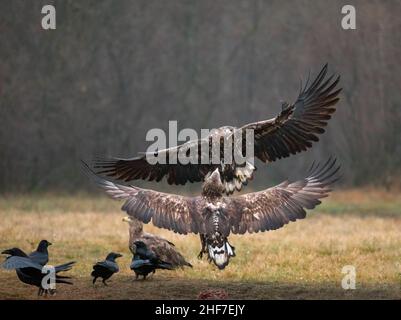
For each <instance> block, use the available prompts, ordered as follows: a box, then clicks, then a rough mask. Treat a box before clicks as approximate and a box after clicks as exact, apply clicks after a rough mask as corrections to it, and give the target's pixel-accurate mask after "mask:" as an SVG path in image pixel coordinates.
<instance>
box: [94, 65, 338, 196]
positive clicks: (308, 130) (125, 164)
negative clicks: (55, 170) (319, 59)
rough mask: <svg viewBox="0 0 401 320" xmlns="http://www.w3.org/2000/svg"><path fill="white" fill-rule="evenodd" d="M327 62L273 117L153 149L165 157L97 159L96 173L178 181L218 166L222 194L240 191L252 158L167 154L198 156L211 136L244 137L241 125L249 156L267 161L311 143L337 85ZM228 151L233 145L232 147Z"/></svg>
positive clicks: (335, 95)
mask: <svg viewBox="0 0 401 320" xmlns="http://www.w3.org/2000/svg"><path fill="white" fill-rule="evenodd" d="M326 74H327V64H326V65H325V66H324V67H323V68H322V70H321V71H320V72H319V74H318V75H317V76H316V78H315V79H314V80H313V81H310V77H308V79H307V81H306V84H305V86H302V84H301V89H300V92H299V95H298V98H297V99H296V101H295V102H294V103H293V104H289V103H287V102H284V103H283V104H282V111H281V112H280V114H279V115H277V116H276V117H275V118H272V119H269V120H263V121H259V122H254V123H249V124H246V125H244V126H242V127H240V128H236V127H231V126H224V127H221V128H218V129H215V130H212V131H211V132H210V134H209V135H208V136H207V137H205V138H203V139H199V140H192V141H188V142H186V143H184V144H181V145H179V146H176V147H172V148H168V149H164V150H159V151H157V156H161V155H162V154H163V153H164V154H163V155H164V157H163V158H164V159H166V162H165V163H164V164H162V163H160V162H159V163H152V164H151V163H150V162H148V158H147V156H149V154H142V155H140V156H138V157H134V158H130V159H122V158H108V159H107V158H106V159H103V158H97V159H94V161H93V165H94V168H95V170H96V171H97V173H98V174H104V175H107V176H111V177H114V178H115V179H118V180H123V181H131V180H136V179H143V180H149V181H153V180H155V181H160V180H161V179H162V178H163V177H164V176H167V182H168V183H169V184H176V185H184V184H185V183H187V182H188V181H189V182H199V181H204V180H205V178H206V177H207V176H208V175H210V174H211V173H212V172H213V171H214V170H216V169H218V170H219V172H220V177H221V179H222V183H223V185H224V188H225V193H226V194H231V193H233V192H234V190H235V189H236V190H240V189H241V188H242V185H243V184H246V183H247V181H248V180H249V179H251V178H252V175H253V171H254V170H255V169H256V168H255V167H254V165H253V158H252V161H249V159H246V161H243V163H238V161H237V162H236V161H235V159H234V163H230V164H227V163H219V164H214V163H213V162H212V161H211V157H209V156H208V158H209V159H210V161H208V162H206V163H205V164H204V162H201V161H198V162H197V163H189V164H188V163H187V164H182V163H180V162H179V161H178V162H177V163H174V164H172V163H171V161H169V159H173V158H174V159H177V155H179V154H181V153H180V152H186V150H187V149H188V148H194V150H195V152H197V153H198V159H201V157H202V154H201V153H202V145H204V144H207V145H208V146H209V147H208V149H209V150H212V148H213V147H212V145H213V143H216V141H227V140H228V138H229V137H232V136H234V135H235V134H236V135H239V134H240V135H241V136H242V137H245V134H246V131H247V130H253V133H254V157H256V158H258V159H259V160H261V161H262V162H265V163H268V162H273V161H275V160H277V159H281V158H285V157H288V156H290V155H292V154H296V153H298V152H301V151H305V150H307V149H308V148H310V147H312V143H313V142H316V141H318V140H319V138H318V135H319V134H322V133H324V131H325V130H324V129H323V128H324V127H325V126H326V125H327V121H328V120H329V119H330V118H331V115H332V114H333V113H334V112H335V110H336V108H335V105H336V103H337V102H338V100H339V97H338V95H339V93H340V91H341V88H336V87H337V84H338V83H339V81H340V77H339V76H335V75H334V74H333V75H331V76H329V77H328V78H326ZM223 145H224V143H222V144H220V159H223V154H224V150H223ZM245 148H246V145H245V143H243V144H242V149H243V150H242V155H245V154H246V149H245ZM232 149H233V150H234V149H235V148H232Z"/></svg>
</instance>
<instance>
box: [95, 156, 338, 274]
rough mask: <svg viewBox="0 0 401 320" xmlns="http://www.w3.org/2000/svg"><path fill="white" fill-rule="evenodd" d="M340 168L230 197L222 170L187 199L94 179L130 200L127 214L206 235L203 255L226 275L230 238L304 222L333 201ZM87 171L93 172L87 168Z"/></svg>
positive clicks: (316, 169)
mask: <svg viewBox="0 0 401 320" xmlns="http://www.w3.org/2000/svg"><path fill="white" fill-rule="evenodd" d="M339 168H340V167H339V166H337V165H336V161H335V160H331V159H329V160H328V161H327V162H326V163H325V164H324V165H322V166H321V165H317V166H315V165H312V167H311V169H310V173H309V175H308V176H307V177H306V178H304V179H301V180H298V181H296V182H292V183H290V182H288V181H284V182H282V183H280V184H279V185H277V186H275V187H271V188H269V189H266V190H263V191H259V192H253V193H248V194H245V195H240V196H231V197H227V196H225V195H224V192H225V188H224V185H223V183H222V181H221V177H220V172H219V170H218V169H216V170H215V171H213V173H212V174H211V175H209V176H208V177H207V179H206V180H205V182H204V184H203V187H202V194H201V195H200V196H197V197H185V196H179V195H174V194H168V193H162V192H157V191H153V190H147V189H141V188H138V187H135V186H123V185H119V184H115V183H113V182H110V181H108V180H105V179H103V178H101V177H99V176H94V179H95V181H96V183H97V184H98V185H99V186H100V187H102V188H103V189H104V190H105V191H106V192H107V193H108V194H109V195H110V196H112V197H113V198H115V199H124V200H125V203H124V205H123V206H122V210H124V211H126V212H127V213H128V215H130V216H132V217H134V218H136V219H139V220H141V221H143V222H144V223H149V222H150V221H152V223H153V224H154V225H155V226H157V227H159V228H166V229H169V230H172V231H174V232H177V233H180V234H188V233H196V234H200V237H201V243H202V249H201V252H200V257H202V254H203V253H207V254H208V257H209V260H212V261H214V263H215V264H216V266H217V267H218V268H219V269H224V268H225V266H226V265H228V263H229V259H230V257H232V256H235V248H234V247H232V246H231V245H230V243H229V242H228V236H229V235H230V233H231V232H232V233H234V234H244V233H245V232H249V233H253V232H263V231H269V230H275V229H278V228H281V227H282V226H284V225H285V224H287V223H288V222H290V221H295V220H297V219H303V218H305V216H306V212H305V209H313V208H315V207H316V206H317V205H318V204H320V203H321V202H320V200H319V199H321V198H324V197H326V196H328V194H329V192H330V191H331V189H330V185H332V184H333V183H334V182H335V181H336V180H337V179H338V178H337V172H338V170H339ZM87 169H89V168H88V167H87Z"/></svg>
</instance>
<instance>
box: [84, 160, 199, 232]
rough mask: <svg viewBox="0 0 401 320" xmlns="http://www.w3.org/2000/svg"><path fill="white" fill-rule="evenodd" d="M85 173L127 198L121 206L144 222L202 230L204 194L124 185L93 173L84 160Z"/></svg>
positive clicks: (174, 228)
mask: <svg viewBox="0 0 401 320" xmlns="http://www.w3.org/2000/svg"><path fill="white" fill-rule="evenodd" d="M83 165H84V169H85V170H86V173H87V174H88V175H89V177H90V178H92V179H93V180H94V181H95V182H96V184H97V185H99V186H100V187H101V188H103V189H104V190H105V191H106V193H107V194H109V195H110V196H111V197H112V198H114V199H122V200H125V203H124V205H123V206H122V208H121V210H123V211H125V212H127V213H128V215H130V216H132V217H134V218H136V219H138V220H140V221H142V222H144V223H149V222H150V221H151V220H152V223H153V224H154V225H155V226H156V227H159V228H164V229H168V230H172V231H174V232H176V233H180V234H187V233H191V232H192V233H203V232H204V230H205V224H204V222H203V220H202V209H203V208H204V206H205V204H204V200H203V199H202V198H201V197H184V196H179V195H173V194H168V193H163V192H158V191H153V190H148V189H142V188H138V187H135V186H123V185H120V184H116V183H113V182H111V181H108V180H105V179H103V178H101V177H99V176H97V175H96V174H94V173H93V172H92V171H91V169H90V168H89V167H88V165H87V164H85V163H84V162H83Z"/></svg>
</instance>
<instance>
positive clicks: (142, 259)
mask: <svg viewBox="0 0 401 320" xmlns="http://www.w3.org/2000/svg"><path fill="white" fill-rule="evenodd" d="M134 245H135V253H134V257H133V258H132V262H131V266H130V268H131V270H133V271H134V272H135V276H136V279H138V277H139V276H143V279H146V277H147V275H148V274H149V273H151V272H152V273H155V271H156V269H167V270H173V269H174V267H173V266H172V265H171V263H168V262H164V261H162V260H160V258H159V257H158V256H157V255H156V254H155V253H154V252H152V251H150V250H149V249H148V248H147V247H146V244H145V243H144V242H142V241H135V242H134Z"/></svg>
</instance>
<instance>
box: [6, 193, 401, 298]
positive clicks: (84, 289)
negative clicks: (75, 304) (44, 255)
mask: <svg viewBox="0 0 401 320" xmlns="http://www.w3.org/2000/svg"><path fill="white" fill-rule="evenodd" d="M123 216H124V214H123V213H122V212H121V211H120V203H118V202H116V201H113V200H111V199H109V198H107V197H98V198H97V197H95V196H89V195H76V196H62V195H51V194H42V195H28V196H14V195H5V196H4V195H3V196H2V197H1V198H0V219H1V223H0V249H1V250H4V249H7V248H10V247H14V246H18V247H21V248H22V249H24V250H25V251H30V250H32V249H34V247H35V246H36V244H37V242H38V241H39V240H41V239H47V240H49V241H50V242H52V243H53V246H51V247H50V257H51V260H50V263H51V264H57V263H61V262H67V261H70V260H76V261H77V264H76V266H75V267H74V268H73V270H71V271H70V272H69V274H70V275H71V276H72V277H73V281H74V285H73V286H66V285H64V286H62V285H60V286H58V292H57V295H56V296H54V297H51V298H47V299H152V298H154V299H156V298H159V299H194V298H196V297H197V295H198V293H199V292H200V291H202V290H204V289H214V288H221V289H224V290H225V291H226V292H227V294H228V296H229V298H232V299H314V298H317V299H361V298H366V299H400V298H401V232H400V231H401V194H400V193H396V192H385V191H372V190H363V191H358V190H349V191H339V192H336V193H334V194H333V195H332V196H331V197H330V198H328V199H326V200H325V201H324V203H323V205H321V206H319V207H318V208H317V210H314V211H312V212H310V213H309V214H308V217H307V218H306V219H304V220H301V221H297V222H295V223H290V224H289V225H287V226H285V227H284V228H282V229H280V230H277V231H274V232H268V233H263V234H255V235H246V236H233V235H232V236H230V242H231V243H232V244H233V245H234V246H235V247H236V253H237V257H235V258H233V259H232V260H231V262H230V265H229V266H228V267H227V268H226V269H225V270H224V271H219V270H217V269H216V268H215V267H214V266H213V265H210V264H209V263H208V262H207V261H206V260H202V261H201V260H198V259H197V258H196V256H197V254H198V252H199V248H200V244H199V239H198V237H197V236H196V235H190V236H180V235H177V234H174V233H172V232H169V231H166V230H162V229H157V228H155V227H153V226H151V225H148V226H146V228H145V229H146V230H147V231H149V232H152V233H157V234H159V235H162V236H164V237H166V238H168V239H169V240H171V241H173V242H174V243H175V244H176V246H177V247H178V248H179V249H180V251H181V252H182V253H183V254H184V256H185V257H186V258H187V259H188V260H189V261H190V262H191V263H192V264H193V266H194V267H193V269H185V270H177V271H173V272H168V271H159V272H157V273H156V274H155V275H154V276H153V278H150V279H149V280H147V281H134V277H133V275H132V273H131V271H130V270H129V267H128V266H129V263H130V260H131V254H130V252H129V250H128V247H127V245H128V226H127V224H126V223H124V222H122V217H123ZM109 251H117V252H121V253H123V254H124V257H123V258H121V259H119V264H120V270H121V271H120V273H119V274H117V275H115V276H114V277H113V278H112V279H111V281H110V286H109V287H103V285H100V284H99V285H98V286H97V287H96V288H93V287H92V284H91V278H90V272H91V268H92V264H93V263H94V262H96V261H97V260H100V259H104V257H105V255H106V253H108V252H109ZM345 265H353V266H355V268H356V272H357V276H356V289H355V290H344V289H342V287H341V279H342V278H343V276H344V275H343V274H342V273H341V270H342V267H343V266H345ZM36 293H37V290H36V288H33V287H30V286H27V285H25V284H23V283H21V282H19V281H18V279H17V277H16V275H15V272H14V271H6V270H0V298H1V299H36V298H37V296H36ZM42 299H43V298H42Z"/></svg>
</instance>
